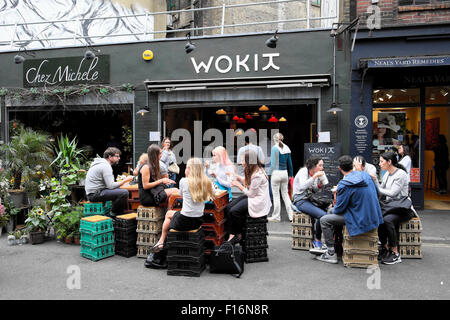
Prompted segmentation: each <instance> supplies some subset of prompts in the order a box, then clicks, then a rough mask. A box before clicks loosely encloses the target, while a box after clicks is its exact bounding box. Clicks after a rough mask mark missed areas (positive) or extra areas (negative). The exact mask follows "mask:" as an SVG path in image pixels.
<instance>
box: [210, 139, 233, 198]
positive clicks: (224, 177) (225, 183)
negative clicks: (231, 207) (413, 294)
mask: <svg viewBox="0 0 450 320" xmlns="http://www.w3.org/2000/svg"><path fill="white" fill-rule="evenodd" d="M212 161H213V163H214V164H215V168H214V169H209V163H208V162H206V163H205V166H206V168H207V169H209V170H208V171H207V174H208V175H209V176H211V177H214V178H215V182H214V183H215V184H216V185H217V186H218V187H219V189H220V190H227V191H228V193H229V200H230V201H231V198H232V194H231V187H232V186H231V176H232V175H233V174H234V173H235V172H236V169H235V167H234V165H233V162H231V160H230V158H229V157H228V153H227V150H226V149H225V148H224V147H222V146H219V147H216V148H214V149H213V151H212Z"/></svg>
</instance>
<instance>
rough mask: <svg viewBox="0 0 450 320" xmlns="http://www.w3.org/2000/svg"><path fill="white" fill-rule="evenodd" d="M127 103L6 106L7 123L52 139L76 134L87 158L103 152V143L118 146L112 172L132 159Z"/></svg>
mask: <svg viewBox="0 0 450 320" xmlns="http://www.w3.org/2000/svg"><path fill="white" fill-rule="evenodd" d="M131 108H132V107H131V106H128V105H127V106H125V107H121V109H120V110H117V109H107V108H106V109H100V108H99V109H97V110H95V109H92V108H91V109H89V110H85V109H81V108H78V109H76V108H73V109H69V110H64V111H59V110H49V109H47V110H42V109H39V110H36V111H33V110H30V109H28V110H20V111H18V110H16V108H14V111H13V110H12V109H10V110H9V114H8V116H9V121H10V127H13V126H14V123H15V122H16V123H22V124H24V125H25V126H26V127H31V128H33V129H34V130H41V131H45V132H47V133H49V134H50V135H51V136H52V138H53V139H54V141H55V142H56V139H57V137H59V136H60V135H61V134H63V135H67V136H68V137H69V139H73V138H74V137H77V140H78V144H77V146H78V147H85V148H88V149H89V150H90V151H89V153H88V154H87V155H88V158H93V157H95V156H96V155H99V156H100V157H102V156H103V152H104V151H105V149H106V148H107V147H110V146H115V147H118V148H119V149H120V150H121V152H122V156H121V158H120V162H119V164H118V165H117V166H114V167H113V171H114V175H115V176H116V175H117V174H120V173H122V172H126V171H127V168H128V166H127V163H128V162H131V159H132V149H133V143H132V131H131V130H132V127H133V126H132V112H131V110H132V109H131Z"/></svg>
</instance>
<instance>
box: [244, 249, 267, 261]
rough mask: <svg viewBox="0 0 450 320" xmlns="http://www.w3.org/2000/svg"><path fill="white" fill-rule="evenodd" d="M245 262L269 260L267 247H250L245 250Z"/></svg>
mask: <svg viewBox="0 0 450 320" xmlns="http://www.w3.org/2000/svg"><path fill="white" fill-rule="evenodd" d="M244 252H245V262H246V263H251V262H264V261H269V257H268V256H267V249H252V250H245V248H244Z"/></svg>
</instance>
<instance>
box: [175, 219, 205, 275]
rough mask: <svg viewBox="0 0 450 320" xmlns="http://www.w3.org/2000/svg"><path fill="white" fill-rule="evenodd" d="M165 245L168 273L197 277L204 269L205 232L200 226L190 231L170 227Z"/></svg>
mask: <svg viewBox="0 0 450 320" xmlns="http://www.w3.org/2000/svg"><path fill="white" fill-rule="evenodd" d="M166 245H167V248H168V251H167V274H168V275H171V276H190V277H199V276H200V274H201V273H202V271H203V270H205V265H206V263H205V234H204V232H203V228H202V227H200V228H198V229H197V230H191V231H176V230H173V229H170V230H169V233H168V235H167V242H166Z"/></svg>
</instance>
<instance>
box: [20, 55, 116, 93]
mask: <svg viewBox="0 0 450 320" xmlns="http://www.w3.org/2000/svg"><path fill="white" fill-rule="evenodd" d="M109 67H110V65H109V56H108V55H102V56H96V57H95V58H94V59H92V60H86V59H85V58H84V57H66V58H52V59H33V60H28V59H27V60H25V61H24V65H23V86H24V87H43V86H56V85H58V86H70V85H77V84H94V83H97V84H99V83H109V82H110V78H109Z"/></svg>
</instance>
